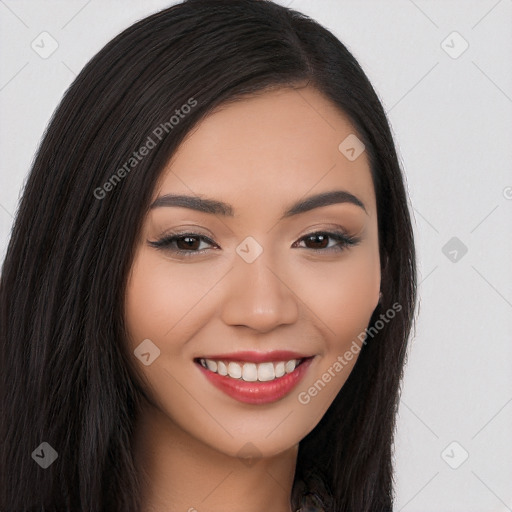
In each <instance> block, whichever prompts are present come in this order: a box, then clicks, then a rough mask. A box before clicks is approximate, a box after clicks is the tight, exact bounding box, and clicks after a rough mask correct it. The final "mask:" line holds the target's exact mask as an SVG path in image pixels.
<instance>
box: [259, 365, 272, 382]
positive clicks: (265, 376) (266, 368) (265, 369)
mask: <svg viewBox="0 0 512 512" xmlns="http://www.w3.org/2000/svg"><path fill="white" fill-rule="evenodd" d="M275 378H276V374H275V372H274V365H273V364H272V363H261V364H260V365H258V380H259V381H260V382H266V381H269V380H274V379H275Z"/></svg>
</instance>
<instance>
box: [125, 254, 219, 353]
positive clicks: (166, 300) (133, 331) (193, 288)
mask: <svg viewBox="0 0 512 512" xmlns="http://www.w3.org/2000/svg"><path fill="white" fill-rule="evenodd" d="M194 276H195V277H194ZM194 276H192V275H190V271H189V272H187V271H186V268H184V266H183V267H182V266H181V265H179V264H177V263H175V262H169V261H166V260H162V258H155V257H153V256H151V255H148V254H147V253H144V254H143V255H141V256H139V257H137V258H136V259H135V262H134V264H133V269H132V272H131V275H130V278H129V280H128V285H127V289H126V299H125V318H126V323H127V326H128V332H129V333H130V335H131V338H132V340H131V341H132V343H133V344H137V342H139V343H140V341H142V340H143V339H146V338H149V339H155V340H160V342H163V340H169V339H182V338H183V336H184V333H183V329H184V328H186V329H187V330H190V329H192V330H193V329H194V323H192V324H191V323H190V318H189V317H188V316H187V315H188V314H189V313H190V312H191V311H192V310H193V311H194V314H195V315H196V316H197V315H198V314H199V311H200V310H201V308H198V307H197V306H198V305H199V304H197V303H198V301H199V299H200V298H201V297H204V296H205V295H206V294H207V293H208V291H209V290H211V288H212V287H213V286H214V284H215V282H216V280H218V278H217V277H216V275H214V274H213V273H212V272H210V273H208V272H205V273H201V274H200V275H197V271H196V272H195V274H194ZM195 323H199V322H195ZM187 326H188V327H187ZM178 333H179V335H178ZM189 334H190V333H189ZM176 345H178V344H177V343H176V344H169V343H168V342H166V343H165V350H166V351H168V350H170V351H173V349H174V348H178V347H177V346H176ZM161 348H162V349H163V348H164V347H161Z"/></svg>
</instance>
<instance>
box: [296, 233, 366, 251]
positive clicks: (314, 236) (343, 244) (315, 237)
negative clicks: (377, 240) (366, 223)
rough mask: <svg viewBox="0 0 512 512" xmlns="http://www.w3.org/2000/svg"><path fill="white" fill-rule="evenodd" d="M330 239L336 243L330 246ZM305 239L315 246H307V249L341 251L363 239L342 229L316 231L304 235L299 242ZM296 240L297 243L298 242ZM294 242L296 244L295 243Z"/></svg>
mask: <svg viewBox="0 0 512 512" xmlns="http://www.w3.org/2000/svg"><path fill="white" fill-rule="evenodd" d="M329 239H331V240H332V241H334V242H335V244H334V245H331V246H329ZM302 241H305V243H310V244H312V245H313V247H306V248H307V249H311V250H313V251H315V252H331V251H335V252H341V251H343V250H345V249H346V248H347V247H350V246H353V245H357V244H358V243H359V242H360V241H361V239H360V238H357V237H355V236H350V235H347V234H346V233H343V232H341V231H334V232H329V231H316V232H314V233H310V234H308V235H306V236H303V237H302V238H301V239H300V240H298V241H297V242H302ZM297 242H295V244H297ZM295 244H294V245H295Z"/></svg>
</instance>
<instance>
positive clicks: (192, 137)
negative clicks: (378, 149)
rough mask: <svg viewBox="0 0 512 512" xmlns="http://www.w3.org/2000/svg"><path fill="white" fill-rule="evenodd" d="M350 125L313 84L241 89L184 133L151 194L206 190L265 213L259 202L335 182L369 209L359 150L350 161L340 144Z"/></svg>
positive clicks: (289, 198)
mask: <svg viewBox="0 0 512 512" xmlns="http://www.w3.org/2000/svg"><path fill="white" fill-rule="evenodd" d="M354 133H355V130H354V127H353V126H352V125H351V123H350V121H349V120H348V118H347V117H346V116H345V115H344V114H343V113H342V112H341V111H340V110H339V109H338V108H336V106H335V105H334V104H333V103H331V102H330V101H329V100H328V99H327V98H325V97H324V96H323V95H322V94H321V93H319V92H318V91H317V90H316V89H314V88H312V87H305V88H301V89H291V88H282V89H278V90H273V91H270V92H264V93H261V94H258V95H255V96H250V97H246V98H244V99H242V100H238V101H236V102H233V103H228V104H225V105H223V106H221V107H220V108H219V109H217V110H216V111H214V112H213V113H212V114H210V115H209V116H207V117H206V118H205V119H204V120H202V121H201V122H200V123H199V124H198V125H197V126H196V127H195V128H194V129H193V130H192V131H191V132H190V133H189V134H188V136H187V137H186V139H185V140H184V142H183V143H182V144H181V145H180V147H179V148H178V150H177V151H176V153H175V154H174V155H173V157H172V159H171V160H170V162H169V163H168V165H167V166H166V168H165V169H164V171H163V173H162V176H161V178H160V180H159V183H158V185H157V188H156V190H155V194H154V198H156V197H158V196H159V195H163V194H166V193H183V194H188V195H191V194H192V195H193V194H199V195H206V196H208V197H213V198H215V199H219V200H222V201H226V202H229V203H231V204H233V205H234V206H235V210H236V211H237V212H238V211H240V213H242V211H243V210H246V209H247V210H251V209H252V211H253V212H254V211H256V212H261V215H264V212H263V211H262V210H261V208H262V207H264V208H268V212H270V211H274V210H275V212H276V214H277V212H278V211H279V212H282V210H283V205H286V204H289V203H291V202H294V201H296V200H297V199H298V198H301V197H304V196H308V195H311V194H314V193H319V192H324V191H328V190H333V189H340V188H341V189H344V190H347V191H348V192H350V193H352V194H354V195H356V196H357V197H358V198H359V199H361V200H362V201H363V202H364V204H365V207H366V209H367V211H368V213H369V214H370V215H374V214H375V197H374V190H373V183H372V179H371V173H370V167H369V163H368V159H367V155H366V152H363V153H362V154H361V155H360V156H359V157H358V158H356V159H355V160H353V161H351V160H349V159H348V158H347V157H346V156H345V154H344V153H342V151H340V149H339V146H340V143H342V142H343V141H344V140H345V139H346V138H347V137H348V136H350V135H351V134H354ZM265 211H267V210H265Z"/></svg>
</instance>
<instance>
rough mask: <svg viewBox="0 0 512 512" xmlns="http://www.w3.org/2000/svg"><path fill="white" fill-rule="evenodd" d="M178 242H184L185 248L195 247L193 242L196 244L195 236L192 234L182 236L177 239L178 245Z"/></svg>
mask: <svg viewBox="0 0 512 512" xmlns="http://www.w3.org/2000/svg"><path fill="white" fill-rule="evenodd" d="M180 242H184V243H185V249H197V247H195V246H194V244H197V238H195V237H193V236H183V237H181V238H179V239H178V240H177V243H178V247H179V244H180Z"/></svg>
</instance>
